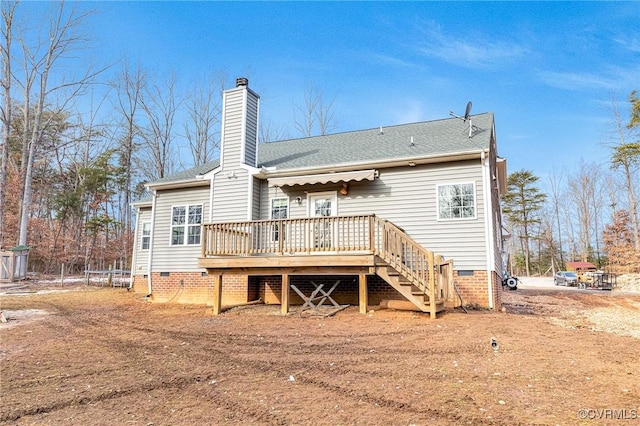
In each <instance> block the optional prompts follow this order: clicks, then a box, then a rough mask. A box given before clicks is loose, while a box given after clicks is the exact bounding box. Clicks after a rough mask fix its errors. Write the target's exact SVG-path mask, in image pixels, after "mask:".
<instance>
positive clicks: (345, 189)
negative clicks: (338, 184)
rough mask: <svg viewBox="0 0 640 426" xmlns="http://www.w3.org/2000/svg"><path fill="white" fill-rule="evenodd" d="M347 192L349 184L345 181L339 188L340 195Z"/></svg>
mask: <svg viewBox="0 0 640 426" xmlns="http://www.w3.org/2000/svg"><path fill="white" fill-rule="evenodd" d="M348 193H349V184H348V183H347V182H342V188H341V189H340V194H341V195H347V194H348Z"/></svg>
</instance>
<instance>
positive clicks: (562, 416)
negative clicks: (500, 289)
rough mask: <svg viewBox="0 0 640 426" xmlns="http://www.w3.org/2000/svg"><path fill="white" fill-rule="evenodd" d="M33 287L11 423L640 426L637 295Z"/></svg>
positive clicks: (14, 327) (15, 361)
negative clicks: (459, 297)
mask: <svg viewBox="0 0 640 426" xmlns="http://www.w3.org/2000/svg"><path fill="white" fill-rule="evenodd" d="M36 287H37V286H36ZM36 289H37V290H39V291H38V292H36ZM36 289H34V286H33V285H32V286H27V287H24V288H20V289H16V290H13V291H11V290H3V291H4V292H5V293H4V294H2V295H1V296H0V307H1V309H2V311H3V312H4V316H5V317H6V318H7V319H8V322H7V323H3V324H0V380H1V382H0V399H1V401H0V423H2V424H37V425H55V424H65V425H67V424H78V425H80V424H82V425H85V424H100V425H105V424H119V425H125V424H130V425H136V424H138V425H198V424H260V425H263V424H267V425H271V424H273V425H301V424H312V425H358V424H360V425H427V424H429V425H445V424H456V425H458V424H469V425H491V424H496V425H505V424H509V425H516V424H549V425H556V424H559V425H566V424H588V425H596V424H640V296H639V295H620V294H616V293H611V292H598V291H577V290H576V291H568V290H559V289H558V290H554V289H544V290H540V289H518V290H517V291H510V292H506V293H505V297H504V299H505V311H506V312H497V313H489V312H483V311H472V312H469V313H464V312H462V311H455V312H453V311H452V312H448V313H445V314H443V315H440V316H439V317H438V319H437V320H434V321H431V320H429V318H428V315H423V314H417V313H414V312H401V311H392V310H379V309H378V308H377V307H374V306H372V307H371V311H370V312H369V314H367V315H361V314H359V313H358V310H357V307H350V308H348V309H346V310H343V311H341V312H339V313H337V314H336V315H335V316H332V317H324V318H322V317H300V316H299V315H295V314H294V315H290V316H288V317H281V316H279V306H264V305H254V306H250V307H242V308H234V309H231V310H229V311H226V312H225V313H223V314H222V315H220V316H217V317H212V316H210V315H208V313H207V310H206V309H205V308H203V307H196V306H176V305H161V304H150V303H147V302H146V301H144V300H143V298H142V297H141V295H137V294H133V293H129V292H127V291H126V290H125V289H120V288H115V289H114V288H96V287H88V288H87V287H85V286H83V285H79V284H78V285H75V286H74V287H73V288H69V289H66V290H67V291H59V289H58V290H57V291H43V290H44V289H43V288H42V287H39V288H36ZM54 290H56V289H54ZM492 338H493V339H495V342H496V346H497V347H496V348H495V349H494V348H493V347H492V345H491V342H492ZM625 420H626V421H625Z"/></svg>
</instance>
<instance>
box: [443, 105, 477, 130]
mask: <svg viewBox="0 0 640 426" xmlns="http://www.w3.org/2000/svg"><path fill="white" fill-rule="evenodd" d="M449 115H451V116H452V117H455V118H459V119H460V120H462V121H464V122H465V123H466V122H467V121H468V122H469V128H468V129H467V131H468V134H469V138H471V137H472V136H473V131H474V130H476V129H477V127H476V126H474V125H473V123H472V122H471V101H469V102H467V108H466V109H465V110H464V117H460V116H459V115H456V114H454V113H453V111H449Z"/></svg>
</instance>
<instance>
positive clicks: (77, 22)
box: [18, 2, 101, 245]
mask: <svg viewBox="0 0 640 426" xmlns="http://www.w3.org/2000/svg"><path fill="white" fill-rule="evenodd" d="M90 14H91V12H85V13H79V12H77V10H76V9H71V10H69V11H67V8H66V6H65V4H64V2H60V3H52V5H51V11H50V18H49V28H48V34H47V36H46V41H44V42H42V41H41V40H40V39H39V40H38V42H37V43H36V45H35V46H30V45H29V40H30V38H29V37H26V36H21V37H19V42H20V46H21V49H22V54H23V71H24V80H22V81H20V80H18V86H19V87H20V88H21V91H22V95H23V104H22V115H23V120H24V123H23V151H22V152H23V155H22V165H21V166H22V170H21V179H22V203H21V209H20V223H19V236H18V244H19V245H26V243H27V228H28V223H29V217H30V211H31V195H32V194H31V193H32V173H33V167H34V161H35V158H36V153H37V152H38V149H39V148H40V143H41V141H42V137H43V134H44V132H45V130H46V129H47V126H48V125H49V124H50V122H51V120H53V119H54V117H55V116H56V114H57V113H59V112H62V111H64V110H65V109H66V107H67V106H68V105H69V104H70V103H71V102H72V101H73V100H74V99H75V98H76V97H77V96H79V95H80V94H81V93H82V92H83V90H84V89H85V88H86V87H87V85H89V84H91V83H92V81H93V78H94V77H95V76H96V75H97V74H98V73H99V72H101V71H93V70H91V69H87V70H85V71H84V72H83V73H82V75H81V76H80V77H78V78H72V79H71V80H67V77H62V78H59V79H58V81H57V82H56V83H54V84H52V83H51V81H50V78H51V77H52V72H54V70H55V69H56V66H58V65H60V66H61V65H63V63H64V61H65V59H67V58H68V57H69V56H70V54H71V53H73V52H75V51H76V50H78V49H82V48H84V47H85V46H86V40H85V39H84V37H83V36H82V34H80V32H79V30H80V28H81V26H82V24H83V23H84V21H85V20H86V19H87V17H88V16H89V15H90ZM65 76H67V74H65ZM34 89H35V93H34ZM54 97H55V99H54ZM32 98H33V99H34V104H33V105H31V99H32ZM54 100H55V101H57V105H55V106H53V105H52V103H53V101H54ZM46 109H49V111H45V110H46Z"/></svg>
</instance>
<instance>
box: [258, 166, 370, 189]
mask: <svg viewBox="0 0 640 426" xmlns="http://www.w3.org/2000/svg"><path fill="white" fill-rule="evenodd" d="M375 177H376V171H375V170H373V169H371V170H358V171H355V172H338V173H320V174H315V175H302V176H287V177H277V178H269V179H268V181H269V186H294V185H313V184H317V183H320V184H323V183H329V182H332V183H339V182H352V181H356V182H359V181H362V180H374V179H375Z"/></svg>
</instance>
